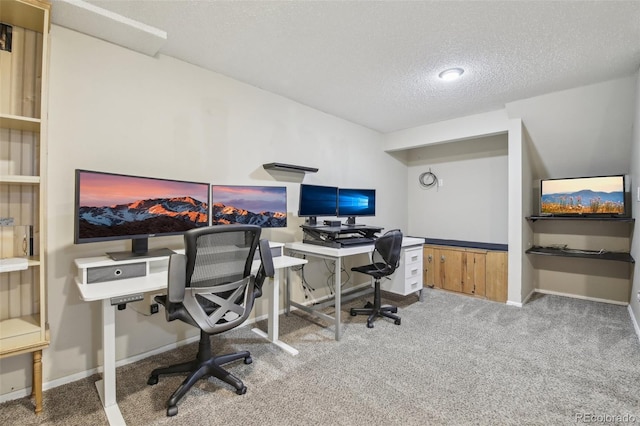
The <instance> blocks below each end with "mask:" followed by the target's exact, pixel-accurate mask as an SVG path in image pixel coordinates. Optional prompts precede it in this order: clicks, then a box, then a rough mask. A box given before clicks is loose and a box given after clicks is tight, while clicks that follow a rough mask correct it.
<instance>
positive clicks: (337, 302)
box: [285, 237, 424, 340]
mask: <svg viewBox="0 0 640 426" xmlns="http://www.w3.org/2000/svg"><path fill="white" fill-rule="evenodd" d="M423 244H424V239H423V238H413V237H405V238H403V239H402V247H403V248H408V247H414V246H419V247H422V245H423ZM373 247H374V246H373V244H368V245H362V246H356V247H346V248H339V249H338V248H332V247H324V246H320V245H315V244H309V243H300V242H295V243H286V244H285V248H286V249H287V250H288V251H289V252H292V253H298V254H303V255H305V256H311V257H319V258H321V259H329V260H331V261H333V262H334V268H333V276H334V289H335V291H334V293H335V298H334V301H333V303H332V304H333V305H334V307H335V310H334V316H333V317H331V316H329V315H326V314H324V313H321V312H317V311H316V310H315V309H313V308H311V307H308V306H304V305H301V304H299V303H296V302H293V301H291V299H290V297H289V289H288V288H287V297H286V305H287V306H286V308H285V309H286V311H287V312H288V311H289V307H290V305H293V306H295V307H296V308H298V309H302V310H304V311H305V312H308V313H310V314H313V315H317V316H319V317H321V318H325V319H327V320H329V321H333V322H334V324H335V336H336V340H340V337H341V336H342V333H341V318H340V306H341V303H342V300H341V299H342V289H341V285H342V274H341V273H340V271H341V270H342V258H344V257H347V256H355V255H358V254H365V253H371V252H372V251H373ZM396 273H397V272H396ZM420 273H422V271H421V272H420ZM365 291H367V292H370V289H366V290H365ZM420 291H421V290H420ZM359 294H362V292H360V293H358V294H355V295H352V296H357V295H359ZM318 306H319V307H322V306H324V304H322V305H318Z"/></svg>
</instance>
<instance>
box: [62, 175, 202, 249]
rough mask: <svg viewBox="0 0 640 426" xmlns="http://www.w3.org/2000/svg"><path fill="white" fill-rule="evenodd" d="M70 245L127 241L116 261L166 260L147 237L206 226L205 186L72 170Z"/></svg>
mask: <svg viewBox="0 0 640 426" xmlns="http://www.w3.org/2000/svg"><path fill="white" fill-rule="evenodd" d="M74 221H75V227H74V228H75V233H74V243H75V244H83V243H94V242H103V241H113V240H125V239H127V240H129V239H130V240H131V251H123V252H113V253H107V254H108V255H109V256H110V257H111V258H112V259H114V260H123V259H128V258H135V257H153V256H165V255H168V254H171V253H172V251H171V250H169V249H154V250H149V248H148V239H149V237H161V236H169V235H180V234H183V233H184V232H185V231H187V230H189V229H193V228H199V227H203V226H208V225H209V184H208V183H199V182H187V181H179V180H173V179H161V178H151V177H141V176H131V175H121V174H115V173H105V172H97V171H90V170H76V180H75V212H74Z"/></svg>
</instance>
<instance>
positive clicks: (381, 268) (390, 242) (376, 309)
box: [351, 229, 402, 328]
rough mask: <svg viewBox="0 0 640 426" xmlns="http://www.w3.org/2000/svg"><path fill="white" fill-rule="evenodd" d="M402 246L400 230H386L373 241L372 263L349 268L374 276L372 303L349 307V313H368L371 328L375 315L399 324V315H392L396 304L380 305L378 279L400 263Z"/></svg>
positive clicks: (368, 323)
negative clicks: (360, 306)
mask: <svg viewBox="0 0 640 426" xmlns="http://www.w3.org/2000/svg"><path fill="white" fill-rule="evenodd" d="M401 247H402V232H401V231H400V230H399V229H394V230H391V231H388V232H386V233H385V234H384V235H382V236H381V237H380V238H378V239H377V240H376V242H375V247H374V249H373V253H372V255H371V260H372V263H371V264H369V265H364V266H357V267H354V268H351V270H352V271H356V272H360V273H362V274H367V275H370V276H372V277H373V278H374V293H373V304H372V303H371V302H367V304H366V305H365V306H364V308H351V315H352V316H356V315H369V318H368V319H367V327H369V328H373V320H374V319H376V317H387V318H391V319H393V320H395V321H394V323H395V324H397V325H400V322H401V320H400V317H399V316H397V315H394V314H396V313H397V312H398V308H397V307H396V306H388V305H385V306H382V303H381V297H380V279H381V278H383V277H387V276H389V275H391V274H393V272H394V271H395V270H396V268H397V267H398V264H399V263H400V249H401Z"/></svg>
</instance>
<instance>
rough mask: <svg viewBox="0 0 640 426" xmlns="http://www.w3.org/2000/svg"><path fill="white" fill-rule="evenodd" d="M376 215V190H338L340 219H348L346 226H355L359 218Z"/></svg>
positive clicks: (338, 214) (338, 213)
mask: <svg viewBox="0 0 640 426" xmlns="http://www.w3.org/2000/svg"><path fill="white" fill-rule="evenodd" d="M375 215H376V190H375V189H354V188H340V189H338V211H337V216H338V217H346V218H347V221H346V223H345V224H346V225H355V223H356V217H357V216H375Z"/></svg>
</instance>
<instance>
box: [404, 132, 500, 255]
mask: <svg viewBox="0 0 640 426" xmlns="http://www.w3.org/2000/svg"><path fill="white" fill-rule="evenodd" d="M406 155H407V156H406V159H407V164H408V198H409V207H408V212H409V218H408V221H409V224H408V230H409V233H410V234H411V235H416V236H420V237H428V238H439V239H452V240H462V241H475V242H485V243H496V244H507V228H508V227H507V200H508V197H507V193H508V191H507V187H508V183H509V179H508V169H507V135H506V134H502V135H496V136H489V137H484V138H476V139H467V140H464V141H457V142H453V143H443V144H437V145H428V146H425V147H422V148H415V149H412V150H410V151H408V152H407V154H406ZM429 170H431V172H432V173H434V174H435V175H436V176H437V177H438V179H439V180H442V183H443V185H442V186H432V187H430V188H425V187H423V186H422V185H421V184H420V182H419V177H420V175H421V174H422V173H424V172H428V171H429Z"/></svg>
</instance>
